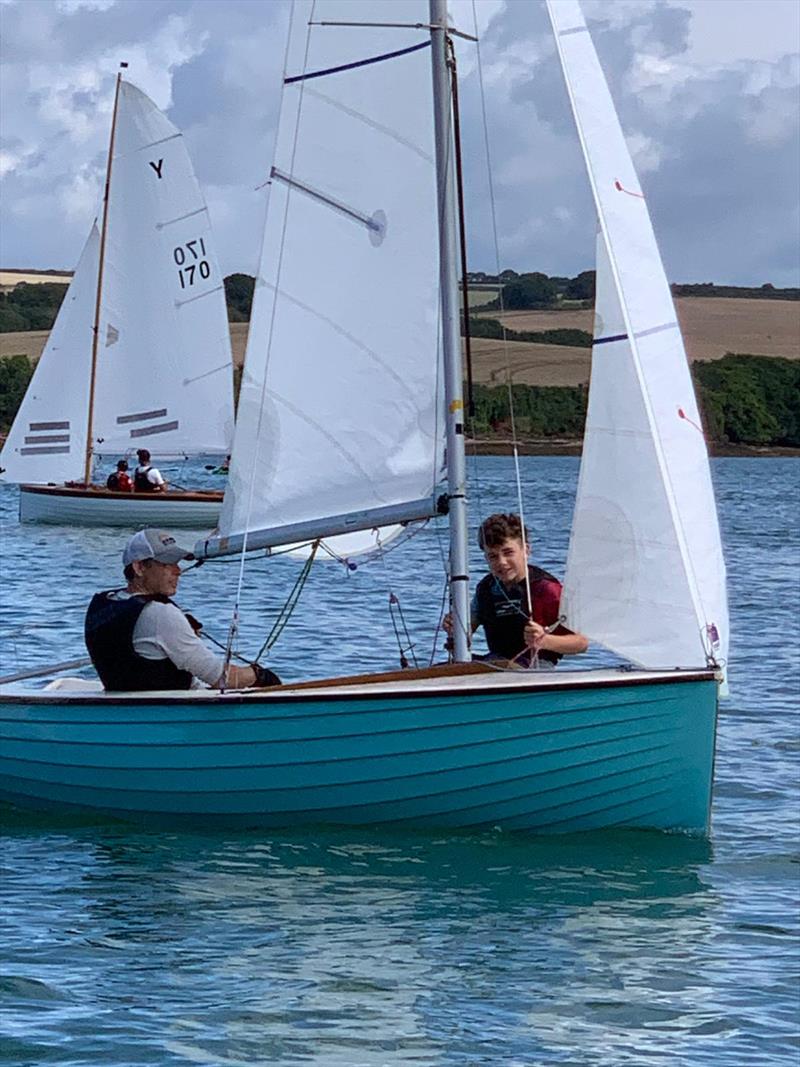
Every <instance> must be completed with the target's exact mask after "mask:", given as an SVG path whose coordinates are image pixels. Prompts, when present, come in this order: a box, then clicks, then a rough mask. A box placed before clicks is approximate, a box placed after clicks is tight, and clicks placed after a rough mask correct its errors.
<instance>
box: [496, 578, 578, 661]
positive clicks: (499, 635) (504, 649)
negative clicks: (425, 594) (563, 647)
mask: <svg viewBox="0 0 800 1067" xmlns="http://www.w3.org/2000/svg"><path fill="white" fill-rule="evenodd" d="M528 577H529V580H530V586H531V600H532V601H533V610H532V611H531V610H530V609H529V608H528V598H527V595H526V590H525V582H524V581H522V582H517V583H516V584H515V585H513V586H512V587H511V588H510V589H506V587H505V586H504V585H503V584H502V582H501V581H500V579H499V578H495V577H494V575H493V574H487V575H486V577H485V578H482V579H481V580H480V581H479V582H478V585H477V587H476V589H475V601H476V605H477V609H478V620H479V622H480V624H481V626H483V629H484V631H485V633H486V644H487V645H488V646H489V651H490V652H491V653H492V654H493V655H495V656H502V658H503V659H514V658H515V657H516V656H519V655H520V653H521V652H522V651H523V649H524V648H525V635H524V630H525V625H526V623H527V621H528V618H529V617H530V616H531V615H533V618H534V620H535V621H536V622H538V623H539V625H540V626H545V627H547V626H551V625H552V624H553V623H554V622H555V621H556V618H557V616H556V618H550V617H549V615H547V614H545V613H544V612H542V610H541V604H542V595H543V593H544V592H545V588H546V584H547V583H550V582H555V584H556V585H557V586H558V594H559V596H560V593H561V584H560V582H559V581H558V579H557V578H554V577H553V575H552V574H549V573H548V572H547V571H544V570H542V568H541V567H533V566H530V565H529V566H528ZM539 659H542V660H546V661H547V662H548V663H558V661H559V660H560V659H561V656H560V655H559V654H558V653H557V652H550V651H549V649H542V650H541V651H540V652H539ZM518 662H522V659H520V660H519V661H518Z"/></svg>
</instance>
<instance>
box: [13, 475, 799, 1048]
mask: <svg viewBox="0 0 800 1067" xmlns="http://www.w3.org/2000/svg"><path fill="white" fill-rule="evenodd" d="M577 469H578V467H577V460H574V459H569V458H538V457H535V458H529V459H524V460H523V461H522V477H523V485H524V500H525V506H526V508H527V517H528V521H529V525H530V526H531V528H532V531H533V542H534V546H535V547H534V555H535V560H536V562H538V563H540V564H542V565H543V566H545V567H547V568H548V569H553V570H555V571H556V573H561V571H562V570H563V560H564V555H565V552H566V546H567V538H568V529H569V521H570V512H571V507H572V499H573V496H574V490H575V482H576V477H577ZM475 474H476V478H475V488H474V492H473V514H474V515H475V517H476V518H477V515H478V514H480V513H482V514H487V513H489V512H490V511H492V510H497V509H498V508H502V509H504V510H513V509H514V508H515V496H514V490H513V471H512V467H511V464H510V462H509V461H508V460H504V459H490V458H485V459H480V460H478V461H477V462H476V467H475ZM173 477H174V478H175V480H181V479H183V480H184V481H187V482H188V481H190V480H193V481H195V482H200V483H202V482H203V479H206V482H205V484H211V476H210V475H206V474H205V472H204V471H203V470H202V464H198V465H197V466H196V468H195V469H194V470H193V471H188V472H187V471H186V470H184V469H181V470H179V471H178V470H176V471H175V472H173ZM714 478H715V483H716V487H717V493H718V500H719V507H720V513H721V519H722V526H723V535H724V540H725V548H726V557H727V561H728V567H729V574H730V592H731V603H732V610H733V624H734V633H733V648H732V653H731V670H730V674H731V685H732V694H733V695H732V697H731V699H730V700H729V701H728V702H726V704H725V705H723V710H722V716H721V721H720V728H719V740H718V756H717V769H716V789H715V800H714V828H713V834H712V837H711V840H710V841H697V840H691V839H686V838H683V837H679V836H669V835H663V834H655V833H653V834H645V833H630V832H628V833H618V832H617V833H605V834H591V835H581V836H572V837H563V838H538V839H537V838H529V837H528V838H526V837H516V836H509V835H502V834H499V833H494V834H484V835H474V834H463V835H457V834H451V833H447V834H432V833H425V834H423V833H419V834H410V833H405V834H400V833H398V832H397V831H394V830H393V831H383V830H370V831H363V830H357V829H348V830H331V829H324V828H320V829H314V830H308V831H305V832H301V831H292V832H291V833H288V832H287V833H269V834H266V833H264V832H259V833H255V832H249V833H240V834H232V833H224V834H186V833H180V834H177V833H171V832H154V831H148V832H143V831H140V830H137V829H135V828H131V827H127V826H123V825H121V824H118V823H117V824H115V823H111V822H102V821H100V822H98V821H92V820H76V819H74V818H73V819H69V820H60V819H57V818H56V817H53V816H47V817H39V816H36V817H33V816H29V815H22V814H20V813H17V812H15V811H13V810H12V809H10V808H7V807H6V808H2V809H0V821H1V822H2V854H1V856H0V863H2V872H0V874H1V877H0V894H2V904H3V906H2V912H0V924H1V925H0V953H1V955H0V1035H1V1036H0V1064H9V1065H11V1064H13V1065H14V1067H23V1065H27V1064H30V1065H34V1064H36V1065H38V1064H61V1065H70V1067H78V1065H81V1067H83V1065H86V1067H89V1065H91V1067H98V1065H103V1067H128V1065H145V1064H147V1065H149V1064H159V1065H176V1067H177V1065H193V1064H208V1065H221V1067H223V1065H224V1067H227V1065H240V1064H248V1065H251V1064H271V1065H272V1064H287V1065H288V1064H298V1063H307V1064H319V1065H325V1067H329V1065H330V1067H333V1065H337V1067H338V1065H342V1067H358V1065H362V1064H363V1065H369V1067H373V1065H374V1067H377V1065H384V1064H390V1065H391V1064H416V1065H428V1064H430V1065H439V1064H441V1065H464V1067H473V1065H484V1064H485V1065H507V1067H523V1065H524V1067H534V1065H540V1064H569V1065H616V1064H633V1065H640V1064H653V1065H660V1064H668V1063H669V1064H679V1065H687V1064H692V1065H693V1064H712V1063H713V1064H714V1065H731V1067H740V1065H741V1064H744V1063H749V1064H770V1065H773V1064H774V1065H783V1064H786V1065H787V1067H788V1065H792V1067H796V1065H797V1063H798V1058H799V1057H800V1044H799V1043H798V1029H800V1027H799V1026H798V1005H799V1004H800V982H799V980H798V972H799V971H800V959H798V952H797V934H798V925H799V924H798V906H797V905H798V896H800V857H798V851H797V830H798V826H797V816H798V789H797V780H798V755H800V738H799V737H798V729H797V704H798V679H799V675H800V671H799V670H798V628H797V621H796V620H797V618H798V617H799V616H800V574H799V569H798V560H799V558H800V552H799V551H798V530H797V521H796V520H797V512H796V509H797V500H798V488H800V486H799V484H798V483H800V463H798V462H797V461H795V460H791V459H757V460H747V459H721V460H716V461H715V462H714ZM16 506H17V501H16V491H15V490H13V489H10V488H4V489H2V491H0V521H2V555H1V556H0V565H2V579H3V587H2V589H3V591H2V604H1V605H0V637H1V638H2V647H3V667H2V669H3V672H4V673H5V672H9V671H11V670H15V669H17V668H23V667H26V666H31V665H36V664H39V663H41V662H42V661H47V660H64V659H70V658H73V657H76V656H80V655H82V654H83V647H82V644H81V636H80V635H81V628H82V619H83V612H84V610H85V605H86V602H87V599H88V597H89V595H90V594H91V592H93V591H94V590H96V589H99V588H108V587H110V586H113V585H115V584H117V581H118V579H119V557H120V552H121V547H122V544H123V542H124V539H125V534H124V533H123V532H121V531H109V530H77V529H67V528H63V529H61V528H55V527H53V528H47V527H35V526H28V527H24V528H23V527H20V526H18V525H17V522H16ZM192 537H193V535H192V534H191V533H189V534H186V535H184V540H185V541H188V542H189V543H191V540H192ZM445 548H446V535H445V534H444V533H441V534H438V533H437V532H435V531H434V530H431V529H426V530H425V531H424V532H423V533H421V534H419V535H418V536H416V537H415V538H413V539H412V540H411V541H410V542H409V543H407V544H405V545H403V546H402V547H400V548H398V549H397V550H396V551H392V552H390V553H389V554H388V555H387V556H386V558H385V559H383V560H381V561H376V562H373V563H371V564H369V565H366V566H363V567H359V568H358V569H357V570H356V571H354V572H350V571H347V570H346V569H345V568H344V567H342V566H340V565H339V564H336V563H327V564H324V565H323V564H322V563H320V564H315V565H314V568H313V570H312V574H311V577H310V579H309V581H308V583H307V584H306V586H305V588H304V590H303V593H302V597H301V600H300V605H299V607H298V609H297V611H296V613H295V614H294V615H293V616H292V618H291V620H290V622H289V625H288V626H287V628H286V630H285V631H284V632H283V635H282V637H281V640H280V642H279V643H278V644H277V645H276V647H275V649H274V653H273V655H272V656H271V657H270V659H269V662H270V664H271V665H272V666H273V667H274V668H275V669H276V670H277V671H278V672H279V673H281V674H282V675H283V676H284V677H286V678H296V677H300V676H309V677H311V676H321V675H325V674H329V673H333V672H337V673H338V672H341V671H351V670H352V671H356V670H362V669H374V668H384V667H387V668H391V667H394V666H396V665H397V658H398V654H397V642H396V640H395V637H394V628H393V625H392V620H391V618H390V616H389V608H388V599H389V594H390V592H393V593H394V594H395V595H397V596H398V597H399V599H400V603H401V606H402V611H403V617H404V619H405V623H406V624H407V626H408V629H409V631H410V633H411V634H412V637H413V639H414V642H415V647H414V653H415V654H416V656H417V658H418V660H419V661H420V662H427V660H428V659H429V658H430V656H431V655H432V652H433V650H434V648H435V646H436V636H435V626H436V621H437V619H438V617H439V613H440V610H441V598H442V594H443V589H444V578H443V569H442V553H443V552H444V551H445ZM473 563H474V566H475V567H476V569H477V568H478V567H479V566H480V560H479V558H478V557H477V556H476V558H475V559H474V561H473ZM300 566H301V564H299V563H298V562H297V561H295V560H292V559H286V558H281V559H273V560H262V561H259V562H255V563H254V564H252V565H251V566H250V567H249V568H248V569H247V571H246V574H245V585H244V591H243V595H242V613H243V616H244V627H243V631H242V637H241V640H240V645H241V648H242V650H243V651H244V652H247V653H249V654H253V653H254V652H255V651H256V650H257V648H258V647H259V646H260V644H261V642H262V641H263V639H264V637H265V635H266V633H267V632H268V630H269V629H270V628H271V626H272V623H273V622H274V620H275V617H276V614H277V612H278V610H279V608H280V606H281V604H282V603H283V601H284V599H285V597H286V595H287V594H288V592H289V591H290V589H291V588H292V586H293V584H294V582H295V580H296V578H297V576H298V574H299V571H300ZM236 577H237V568H236V566H235V565H231V564H229V563H215V564H211V563H209V564H207V565H205V566H203V567H201V568H199V569H197V570H193V571H191V572H190V573H188V574H187V575H186V576H185V577H184V579H183V581H182V584H181V589H180V594H179V600H180V601H181V603H182V604H183V605H184V606H185V607H187V608H189V609H190V610H192V611H194V612H195V613H196V614H197V615H198V616H199V617H201V618H202V620H203V622H204V623H205V626H206V628H207V629H208V630H209V631H210V632H211V633H213V634H214V635H215V636H217V637H219V638H220V639H224V637H225V634H226V626H227V619H228V617H229V614H230V610H231V605H232V603H233V590H234V587H235V584H236ZM398 625H401V624H400V623H398ZM401 628H402V627H401ZM436 654H437V656H439V655H440V654H441V640H440V639H439V641H438V650H437V652H436ZM591 661H592V662H601V661H603V655H602V653H598V652H593V653H592V654H591Z"/></svg>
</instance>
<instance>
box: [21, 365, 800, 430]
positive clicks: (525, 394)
mask: <svg viewBox="0 0 800 1067" xmlns="http://www.w3.org/2000/svg"><path fill="white" fill-rule="evenodd" d="M32 373H33V364H32V363H31V361H30V360H29V359H28V357H27V356H11V357H9V358H7V359H0V432H2V433H7V432H8V430H9V429H10V427H11V423H12V422H13V419H14V416H15V415H16V413H17V409H18V407H19V405H20V403H21V401H22V397H23V396H24V395H25V390H26V388H27V386H28V382H29V381H30V378H31V375H32ZM692 374H693V376H694V382H695V388H696V391H697V395H698V402H699V405H700V411H701V415H702V419H703V425H704V428H705V432H706V436H707V437H708V439H709V441H711V442H712V443H714V444H718V445H725V444H735V445H759V446H764V447H778V446H780V447H790V448H800V361H797V360H790V359H781V358H778V357H772V356H749V355H732V354H730V353H729V354H728V355H726V356H725V357H724V358H723V359H718V360H712V361H708V362H698V363H694V364H693V365H692ZM237 379H238V376H237ZM237 384H238V380H237ZM511 392H512V395H513V404H514V421H515V424H516V429H517V434H518V436H521V437H523V438H524V437H534V438H548V437H551V438H564V437H566V438H574V439H580V438H581V437H582V436H583V426H584V422H585V420H586V403H587V398H588V393H587V389H586V387H585V386H555V385H513V386H512V387H511ZM473 401H474V413H473V414H472V415H471V417H470V419H469V421H468V430H469V433H470V434H472V435H473V436H476V437H481V438H485V437H487V436H489V437H496V438H497V439H498V440H503V439H505V438H507V437H508V436H509V434H510V431H511V408H510V403H509V393H508V389H507V388H506V387H505V386H502V385H500V386H488V385H476V386H474V389H473Z"/></svg>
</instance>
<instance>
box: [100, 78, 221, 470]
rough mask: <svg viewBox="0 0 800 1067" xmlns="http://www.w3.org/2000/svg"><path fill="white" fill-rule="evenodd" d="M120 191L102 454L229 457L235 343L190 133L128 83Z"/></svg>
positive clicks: (117, 162) (107, 288)
mask: <svg viewBox="0 0 800 1067" xmlns="http://www.w3.org/2000/svg"><path fill="white" fill-rule="evenodd" d="M110 189H111V192H110V199H109V210H108V232H107V238H106V249H105V267H104V274H103V286H102V307H101V319H100V336H99V345H98V364H97V394H96V401H95V419H94V440H95V450H96V451H97V450H101V451H102V452H104V453H109V452H120V453H122V452H124V451H125V450H126V449H131V448H140V447H145V448H148V449H150V451H151V452H153V453H159V452H160V453H175V452H186V453H195V454H196V453H205V452H221V453H227V452H228V451H229V449H230V441H231V438H232V434H233V374H232V367H231V364H232V360H231V348H230V334H229V329H228V321H227V313H226V309H225V291H224V286H223V279H222V274H221V272H220V269H219V264H218V263H217V258H216V253H215V250H214V245H213V238H212V234H211V229H210V224H209V217H208V210H207V208H206V205H205V201H204V199H203V196H202V193H201V192H200V188H199V186H198V184H197V179H196V178H195V175H194V171H193V169H192V163H191V160H190V159H189V154H188V152H187V150H186V145H185V144H184V140H183V136H182V134H181V133H180V131H179V130H178V129H176V127H175V126H174V125H173V124H172V123H171V122H170V121H169V119H167V118H166V116H165V115H163V114H162V113H161V112H160V111H159V110H158V108H157V107H156V106H155V104H154V103H153V102H152V100H150V99H149V98H148V97H147V96H145V94H144V93H143V92H141V90H139V89H137V88H136V87H135V86H134V85H131V84H130V83H129V82H125V81H123V82H122V83H121V85H120V96H119V106H118V113H117V129H116V138H115V144H114V155H113V160H112V166H111V186H110Z"/></svg>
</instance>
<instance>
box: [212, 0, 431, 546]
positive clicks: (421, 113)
mask: <svg viewBox="0 0 800 1067" xmlns="http://www.w3.org/2000/svg"><path fill="white" fill-rule="evenodd" d="M312 8H313V4H311V3H310V2H308V0H303V2H298V3H295V4H294V7H293V12H292V28H291V32H290V42H289V48H288V54H287V64H286V69H287V72H288V75H289V76H288V78H287V80H286V84H285V88H284V96H283V104H282V108H281V116H280V125H279V133H278V140H277V150H276V154H275V162H274V166H273V168H272V185H271V189H270V201H269V211H268V215H267V224H266V230H265V234H264V242H263V249H262V257H261V263H260V266H259V272H258V279H257V285H256V290H255V297H254V301H253V310H252V318H251V322H250V332H249V336H248V344H247V354H246V359H245V369H244V374H243V379H242V386H241V392H240V396H239V407H238V414H237V424H236V438H235V444H234V449H233V459H232V461H231V469H230V476H229V481H228V487H227V489H226V494H225V502H224V505H223V511H222V516H221V519H220V524H219V527H220V538H221V539H223V540H224V543H225V544H226V545H227V546H228V547H230V546H231V545H233V544H235V543H236V540H237V538H239V539H240V538H241V536H242V535H243V534H244V533H245V532H246V531H247V532H248V541H247V543H248V547H251V548H255V547H258V546H262V547H263V546H265V545H270V544H282V543H287V542H292V541H296V540H298V539H299V538H308V537H315V536H318V535H320V534H322V535H330V534H336V533H341V532H342V531H343V530H347V529H348V528H349V526H350V524H355V525H356V526H358V525H361V526H362V527H365V526H378V525H383V524H385V523H391V522H398V521H403V520H405V519H410V518H415V517H419V516H420V515H430V514H433V513H434V512H435V501H434V499H433V494H434V486H435V484H436V482H437V480H438V477H439V475H440V470H441V462H442V447H443V440H444V436H443V435H444V427H443V424H442V421H441V418H440V408H441V397H442V392H441V384H440V373H441V372H440V366H439V360H438V359H437V351H438V339H439V312H438V304H439V295H438V269H439V267H438V241H439V236H438V223H437V208H436V174H435V163H434V144H433V113H432V89H431V77H430V64H431V58H430V38H429V36H428V35H427V34H426V33H424V32H420V30H419V29H415V28H405V29H403V28H396V27H395V28H392V27H387V28H383V29H382V28H380V27H375V25H374V23H375V22H376V19H375V18H374V17H373V16H374V15H375V7H374V4H373V3H371V2H369V0H365V2H362V3H352V2H350V3H347V4H343V5H342V4H340V5H338V6H337V5H335V4H327V5H326V8H325V11H326V17H330V18H331V19H335V18H337V16H339V17H341V18H346V19H347V20H348V21H349V22H352V23H358V22H364V23H372V24H373V25H371V26H369V27H363V26H348V27H347V30H346V32H343V31H341V30H339V31H336V30H332V31H330V32H327V33H326V32H324V31H323V32H316V33H314V34H313V35H312V36H311V37H310V38H309V28H308V22H309V17H310V16H311V12H312ZM403 11H404V16H406V17H407V21H409V22H411V23H413V22H415V21H420V22H422V23H424V22H425V21H426V19H427V3H425V2H422V0H418V2H415V3H413V4H408V5H406V6H405V7H404V9H403ZM386 54H390V55H391V56H392V57H393V58H391V60H389V61H381V62H374V63H373V62H370V59H371V58H374V57H376V56H381V55H383V56H385V55H386ZM354 55H357V56H363V57H365V60H366V61H365V62H363V63H361V62H359V63H356V64H352V63H349V61H350V60H351V58H352V57H353V56H354ZM339 66H341V67H342V68H343V70H346V76H341V77H337V76H334V77H330V76H319V75H320V74H323V75H325V74H327V75H330V73H331V71H336V69H337V68H338V67H339ZM293 75H296V77H293ZM353 278H358V279H359V281H358V284H356V285H354V284H353V281H352V279H353ZM364 516H367V518H366V519H365V518H364Z"/></svg>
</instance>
